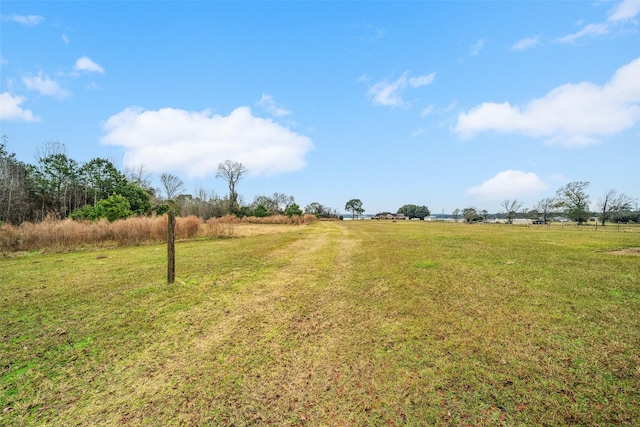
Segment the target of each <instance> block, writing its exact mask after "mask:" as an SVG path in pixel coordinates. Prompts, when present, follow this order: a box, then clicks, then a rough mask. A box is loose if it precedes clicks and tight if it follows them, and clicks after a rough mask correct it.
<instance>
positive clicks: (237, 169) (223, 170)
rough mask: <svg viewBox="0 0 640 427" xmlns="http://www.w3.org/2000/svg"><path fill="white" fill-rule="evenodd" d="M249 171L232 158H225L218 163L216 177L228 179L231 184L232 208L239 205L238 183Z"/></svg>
mask: <svg viewBox="0 0 640 427" xmlns="http://www.w3.org/2000/svg"><path fill="white" fill-rule="evenodd" d="M245 172H247V168H245V167H244V165H243V164H242V163H240V162H234V161H232V160H225V161H224V162H222V163H220V164H218V173H217V174H216V178H222V179H224V180H225V181H227V184H228V185H229V203H230V204H231V206H230V207H231V210H234V209H236V208H237V207H238V193H236V184H237V183H238V181H240V178H242V175H243V174H244V173H245Z"/></svg>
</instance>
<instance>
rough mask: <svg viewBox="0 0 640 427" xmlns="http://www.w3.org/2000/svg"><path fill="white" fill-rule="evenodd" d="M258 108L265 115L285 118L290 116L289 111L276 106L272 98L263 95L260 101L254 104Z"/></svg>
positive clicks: (278, 105)
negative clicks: (261, 109)
mask: <svg viewBox="0 0 640 427" xmlns="http://www.w3.org/2000/svg"><path fill="white" fill-rule="evenodd" d="M256 105H257V106H258V107H261V108H263V109H264V110H265V111H266V112H267V113H269V114H271V115H272V116H273V117H285V116H288V115H290V114H291V111H289V110H287V109H285V108H283V107H281V106H280V104H278V103H277V102H276V101H275V99H273V96H271V95H268V94H266V93H263V94H262V96H261V97H260V99H259V100H258V101H257V102H256Z"/></svg>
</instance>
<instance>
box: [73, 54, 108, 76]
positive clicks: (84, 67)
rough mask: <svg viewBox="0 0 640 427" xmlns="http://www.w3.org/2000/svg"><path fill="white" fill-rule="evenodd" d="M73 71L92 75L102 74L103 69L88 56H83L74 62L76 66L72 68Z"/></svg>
mask: <svg viewBox="0 0 640 427" xmlns="http://www.w3.org/2000/svg"><path fill="white" fill-rule="evenodd" d="M73 69H74V70H75V71H84V72H92V73H100V74H104V68H102V66H101V65H98V64H96V63H95V62H93V61H92V60H91V59H90V58H89V57H88V56H83V57H82V58H78V59H77V60H76V64H75V65H74V66H73Z"/></svg>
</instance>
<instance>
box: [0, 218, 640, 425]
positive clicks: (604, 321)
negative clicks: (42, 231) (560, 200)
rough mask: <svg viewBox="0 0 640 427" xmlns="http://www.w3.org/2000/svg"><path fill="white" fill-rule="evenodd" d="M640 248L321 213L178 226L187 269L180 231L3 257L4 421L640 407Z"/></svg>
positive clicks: (621, 236) (505, 416) (536, 412)
mask: <svg viewBox="0 0 640 427" xmlns="http://www.w3.org/2000/svg"><path fill="white" fill-rule="evenodd" d="M272 230H273V229H272ZM240 234H241V233H240ZM252 234H253V233H252ZM637 247H640V233H634V232H610V231H607V232H600V231H598V232H593V231H584V230H577V229H561V230H554V229H546V228H544V227H541V228H536V227H531V228H526V227H522V228H520V227H512V226H483V225H472V226H469V225H464V224H442V223H425V222H422V221H406V222H397V223H396V222H377V221H344V222H318V223H314V224H311V225H305V226H283V227H280V228H279V229H278V232H277V233H270V234H263V235H252V236H247V237H238V238H233V239H217V240H194V241H185V242H179V243H178V244H177V245H176V250H177V259H176V265H177V268H176V273H177V282H176V284H175V285H173V286H167V285H166V284H165V280H166V247H165V246H164V245H148V246H136V247H129V248H119V249H104V250H98V251H84V252H71V253H64V254H45V255H43V254H36V253H26V254H22V255H20V256H13V257H4V258H2V259H0V337H1V341H0V425H7V426H8V425H11V426H22V425H51V426H57V425H65V426H73V425H78V426H93V425H125V426H126V425H130V426H138V425H148V426H159V425H185V426H188V425H235V426H242V425H305V424H306V425H332V426H339V425H344V426H364V425H602V426H603V425H635V423H637V420H638V419H640V256H638V255H637V254H636V253H635V251H634V249H633V248H637ZM620 250H623V251H622V252H621V253H613V251H620Z"/></svg>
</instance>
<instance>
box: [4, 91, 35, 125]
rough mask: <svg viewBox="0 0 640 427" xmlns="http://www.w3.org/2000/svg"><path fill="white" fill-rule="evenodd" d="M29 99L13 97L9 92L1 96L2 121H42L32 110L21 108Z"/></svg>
mask: <svg viewBox="0 0 640 427" xmlns="http://www.w3.org/2000/svg"><path fill="white" fill-rule="evenodd" d="M26 100H27V99H26V98H25V97H23V96H13V95H11V94H10V93H9V92H4V93H2V94H0V120H10V121H23V122H37V121H39V120H40V119H39V118H38V117H36V116H34V115H33V113H32V112H31V110H25V109H23V108H22V107H20V104H22V103H23V102H24V101H26Z"/></svg>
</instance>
